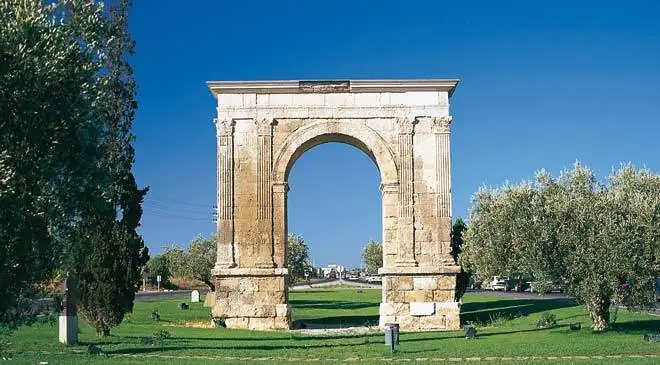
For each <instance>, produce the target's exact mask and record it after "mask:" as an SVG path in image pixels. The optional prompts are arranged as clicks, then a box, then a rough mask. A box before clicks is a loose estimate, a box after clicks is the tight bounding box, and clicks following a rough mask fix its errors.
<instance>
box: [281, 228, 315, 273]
mask: <svg viewBox="0 0 660 365" xmlns="http://www.w3.org/2000/svg"><path fill="white" fill-rule="evenodd" d="M288 241H289V242H288V248H287V252H286V264H287V267H288V268H289V277H290V278H291V279H293V280H295V279H300V278H303V277H305V272H306V271H307V270H308V269H309V268H310V267H311V265H310V264H309V246H308V245H307V242H305V238H304V237H303V236H301V235H295V234H292V233H290V234H289V240H288Z"/></svg>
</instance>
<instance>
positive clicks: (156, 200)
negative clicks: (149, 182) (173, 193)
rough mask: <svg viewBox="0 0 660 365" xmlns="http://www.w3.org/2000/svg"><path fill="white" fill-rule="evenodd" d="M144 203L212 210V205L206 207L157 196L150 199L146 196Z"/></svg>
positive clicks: (205, 205)
mask: <svg viewBox="0 0 660 365" xmlns="http://www.w3.org/2000/svg"><path fill="white" fill-rule="evenodd" d="M145 202H154V203H157V204H174V205H187V206H190V207H201V208H213V207H214V206H213V205H208V204H199V203H191V202H186V201H183V200H179V199H172V198H167V197H164V196H158V195H156V196H155V197H153V198H152V197H151V196H150V195H147V197H146V199H145Z"/></svg>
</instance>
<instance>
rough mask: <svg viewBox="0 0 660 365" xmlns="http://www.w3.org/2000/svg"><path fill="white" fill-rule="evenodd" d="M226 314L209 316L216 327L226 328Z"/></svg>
mask: <svg viewBox="0 0 660 365" xmlns="http://www.w3.org/2000/svg"><path fill="white" fill-rule="evenodd" d="M226 320H227V316H224V315H223V316H218V317H213V318H211V322H213V324H214V325H215V327H216V328H220V327H222V328H226V327H227V323H226Z"/></svg>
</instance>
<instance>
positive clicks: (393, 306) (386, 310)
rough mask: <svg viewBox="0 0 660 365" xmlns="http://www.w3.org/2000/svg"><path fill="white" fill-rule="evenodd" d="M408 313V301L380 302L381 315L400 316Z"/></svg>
mask: <svg viewBox="0 0 660 365" xmlns="http://www.w3.org/2000/svg"><path fill="white" fill-rule="evenodd" d="M408 314H410V305H409V304H408V303H380V315H381V316H402V315H408Z"/></svg>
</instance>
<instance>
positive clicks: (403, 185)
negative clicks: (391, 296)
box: [396, 118, 417, 266]
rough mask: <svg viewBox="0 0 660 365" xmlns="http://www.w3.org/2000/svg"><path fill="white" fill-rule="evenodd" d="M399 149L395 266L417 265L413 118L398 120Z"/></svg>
mask: <svg viewBox="0 0 660 365" xmlns="http://www.w3.org/2000/svg"><path fill="white" fill-rule="evenodd" d="M398 124H399V135H398V150H399V159H400V163H399V218H398V229H399V230H398V240H399V245H398V253H397V260H396V265H397V266H417V261H416V260H415V222H414V219H415V212H414V166H413V130H414V127H415V120H414V119H409V118H404V119H399V120H398Z"/></svg>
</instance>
